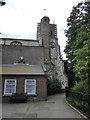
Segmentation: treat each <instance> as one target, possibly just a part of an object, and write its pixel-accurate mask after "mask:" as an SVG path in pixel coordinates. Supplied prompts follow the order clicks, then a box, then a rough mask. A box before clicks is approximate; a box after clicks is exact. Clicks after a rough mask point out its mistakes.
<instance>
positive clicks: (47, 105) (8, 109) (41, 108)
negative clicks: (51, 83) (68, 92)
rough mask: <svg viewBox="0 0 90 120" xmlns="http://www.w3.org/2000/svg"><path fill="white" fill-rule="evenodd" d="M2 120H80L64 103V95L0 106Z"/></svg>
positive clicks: (78, 115)
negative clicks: (63, 119) (17, 119)
mask: <svg viewBox="0 0 90 120" xmlns="http://www.w3.org/2000/svg"><path fill="white" fill-rule="evenodd" d="M2 116H3V118H82V116H80V114H79V113H77V112H76V111H75V110H73V109H72V108H71V107H70V106H68V105H67V103H66V102H65V96H64V94H58V95H53V96H49V97H48V100H47V101H39V102H31V103H14V104H7V103H4V104H3V105H2Z"/></svg>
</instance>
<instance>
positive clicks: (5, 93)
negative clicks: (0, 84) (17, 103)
mask: <svg viewBox="0 0 90 120" xmlns="http://www.w3.org/2000/svg"><path fill="white" fill-rule="evenodd" d="M12 80H14V81H15V88H14V93H16V79H5V83H4V95H6V96H8V95H9V96H10V95H12V93H7V92H6V85H7V81H12Z"/></svg>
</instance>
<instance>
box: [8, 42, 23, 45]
mask: <svg viewBox="0 0 90 120" xmlns="http://www.w3.org/2000/svg"><path fill="white" fill-rule="evenodd" d="M10 45H16V46H18V45H20V46H21V45H22V43H21V42H19V41H13V42H11V43H10Z"/></svg>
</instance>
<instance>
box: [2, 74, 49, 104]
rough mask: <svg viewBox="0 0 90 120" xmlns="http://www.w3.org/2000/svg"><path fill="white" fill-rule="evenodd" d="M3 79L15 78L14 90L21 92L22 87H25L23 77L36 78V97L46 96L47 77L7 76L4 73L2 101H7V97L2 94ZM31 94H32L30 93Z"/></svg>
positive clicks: (22, 90)
mask: <svg viewBox="0 0 90 120" xmlns="http://www.w3.org/2000/svg"><path fill="white" fill-rule="evenodd" d="M5 79H16V80H17V85H16V92H17V93H23V92H24V87H25V79H35V80H36V97H38V98H46V97H47V79H46V77H45V76H21V75H20V76H19V75H18V76H15V75H13V76H9V75H5V76H2V81H3V82H2V84H3V87H2V95H3V102H5V101H9V97H8V96H7V97H6V96H4V84H5ZM32 96H33V95H32Z"/></svg>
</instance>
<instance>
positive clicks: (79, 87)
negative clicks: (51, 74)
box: [73, 80, 90, 94]
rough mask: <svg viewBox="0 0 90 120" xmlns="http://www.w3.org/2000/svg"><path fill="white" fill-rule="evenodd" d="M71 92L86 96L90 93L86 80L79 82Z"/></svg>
mask: <svg viewBox="0 0 90 120" xmlns="http://www.w3.org/2000/svg"><path fill="white" fill-rule="evenodd" d="M73 90H75V91H78V92H83V93H86V94H88V93H89V91H90V90H89V84H88V80H81V81H80V82H79V83H77V84H76V85H74V87H73Z"/></svg>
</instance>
